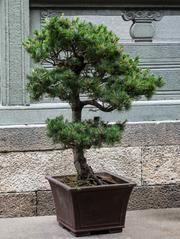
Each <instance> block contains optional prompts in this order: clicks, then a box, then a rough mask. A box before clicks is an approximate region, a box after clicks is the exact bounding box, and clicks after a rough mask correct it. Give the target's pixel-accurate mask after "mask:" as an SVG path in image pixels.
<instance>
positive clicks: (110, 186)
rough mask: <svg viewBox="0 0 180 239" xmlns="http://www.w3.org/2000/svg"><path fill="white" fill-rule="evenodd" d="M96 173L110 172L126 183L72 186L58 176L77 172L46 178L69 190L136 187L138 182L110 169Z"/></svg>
mask: <svg viewBox="0 0 180 239" xmlns="http://www.w3.org/2000/svg"><path fill="white" fill-rule="evenodd" d="M95 174H96V175H99V176H100V175H103V174H109V175H111V176H113V177H116V178H118V179H121V180H123V181H124V183H118V182H117V183H115V184H107V185H98V186H82V187H70V186H68V185H67V184H65V183H63V182H61V181H59V180H57V179H56V178H59V177H62V176H71V175H76V174H66V175H60V176H49V175H48V176H46V177H45V178H46V179H47V180H48V181H49V182H52V183H54V184H56V185H59V186H61V187H63V188H65V189H66V190H68V191H82V190H83V191H87V190H88V191H94V190H102V189H109V188H111V189H116V188H119V187H121V188H127V187H134V186H136V185H137V184H136V183H134V182H133V181H131V180H129V179H127V178H126V177H124V176H119V175H117V174H114V173H111V172H109V171H103V172H96V173H95Z"/></svg>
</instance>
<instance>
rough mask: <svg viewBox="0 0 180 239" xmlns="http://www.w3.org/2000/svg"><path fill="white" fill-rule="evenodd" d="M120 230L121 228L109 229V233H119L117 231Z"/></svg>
mask: <svg viewBox="0 0 180 239" xmlns="http://www.w3.org/2000/svg"><path fill="white" fill-rule="evenodd" d="M122 231H123V229H122V228H114V229H110V230H109V233H119V232H122Z"/></svg>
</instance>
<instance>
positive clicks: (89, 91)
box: [23, 17, 163, 185]
mask: <svg viewBox="0 0 180 239" xmlns="http://www.w3.org/2000/svg"><path fill="white" fill-rule="evenodd" d="M23 44H24V47H25V48H26V50H27V51H28V53H30V55H31V57H32V59H33V60H34V61H35V62H37V63H48V64H50V65H52V69H45V68H43V67H39V68H35V69H33V70H32V72H31V74H30V75H28V79H29V82H28V87H27V88H28V91H29V92H30V96H31V98H32V99H34V100H39V99H40V98H41V97H42V96H43V95H44V94H48V95H49V97H52V98H54V97H58V98H59V99H60V100H62V101H66V102H69V104H70V107H71V110H72V121H71V122H68V121H67V120H64V118H63V116H59V117H57V118H55V119H48V120H47V128H48V135H49V137H51V138H52V139H53V141H54V142H55V143H62V144H63V145H64V146H65V147H66V148H72V150H73V155H74V165H75V168H76V170H77V179H78V181H79V182H80V183H83V184H85V185H89V184H95V185H98V184H102V181H101V180H100V179H99V178H98V177H96V176H95V174H94V172H93V170H92V168H91V167H90V166H89V165H88V164H87V161H86V158H85V156H84V151H85V150H86V149H89V148H91V147H92V146H95V147H100V146H101V145H102V144H103V143H105V144H108V145H109V144H113V143H115V142H116V141H119V140H120V138H121V134H122V131H123V128H124V124H123V123H120V122H117V123H116V124H108V123H105V122H103V121H101V120H97V119H95V120H84V121H83V120H82V110H83V108H84V107H85V106H87V105H91V106H94V107H96V108H98V109H99V110H101V111H104V112H112V111H114V110H118V111H122V110H127V109H129V108H130V106H131V103H132V101H133V100H136V99H138V97H139V96H141V95H144V96H145V97H146V98H150V97H151V96H152V95H153V93H154V92H155V90H156V88H157V87H161V86H162V85H163V80H162V78H161V77H157V76H155V75H153V74H151V73H150V72H149V71H148V70H142V69H140V68H139V66H138V63H139V61H138V58H135V59H132V58H131V57H130V56H129V55H128V54H126V53H125V52H124V51H123V47H122V46H120V45H119V38H118V37H117V36H116V35H115V34H114V33H113V32H111V31H108V30H107V27H106V26H104V25H94V24H92V23H90V22H85V21H81V20H79V19H78V18H76V19H73V20H70V19H68V18H64V17H52V18H47V19H46V20H45V22H44V24H43V27H42V29H41V30H39V31H35V32H34V35H33V36H32V37H28V39H27V40H25V42H24V43H23ZM82 94H85V95H86V96H87V99H86V100H83V99H82V97H81V95H82Z"/></svg>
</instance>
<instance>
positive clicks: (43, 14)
mask: <svg viewBox="0 0 180 239" xmlns="http://www.w3.org/2000/svg"><path fill="white" fill-rule="evenodd" d="M62 14H63V12H61V11H59V10H43V11H41V13H40V18H41V23H43V22H44V20H45V18H46V17H54V16H60V15H62Z"/></svg>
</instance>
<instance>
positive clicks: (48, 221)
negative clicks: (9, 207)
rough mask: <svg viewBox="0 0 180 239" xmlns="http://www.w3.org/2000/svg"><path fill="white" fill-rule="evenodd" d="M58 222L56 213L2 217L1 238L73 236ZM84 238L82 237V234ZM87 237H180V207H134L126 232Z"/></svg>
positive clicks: (144, 238)
mask: <svg viewBox="0 0 180 239" xmlns="http://www.w3.org/2000/svg"><path fill="white" fill-rule="evenodd" d="M73 238H74V237H73V236H72V235H71V234H70V233H69V232H67V231H66V230H64V229H62V228H61V227H59V226H58V224H57V223H56V218H55V216H44V217H29V218H28V217H26V218H6V219H4V218H2V219H0V239H73ZM81 238H82V237H81ZM83 238H85V239H180V208H177V209H176V208H174V209H152V210H144V211H130V212H128V213H127V218H126V228H125V229H124V231H123V233H116V234H106V235H96V236H87V237H83Z"/></svg>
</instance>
